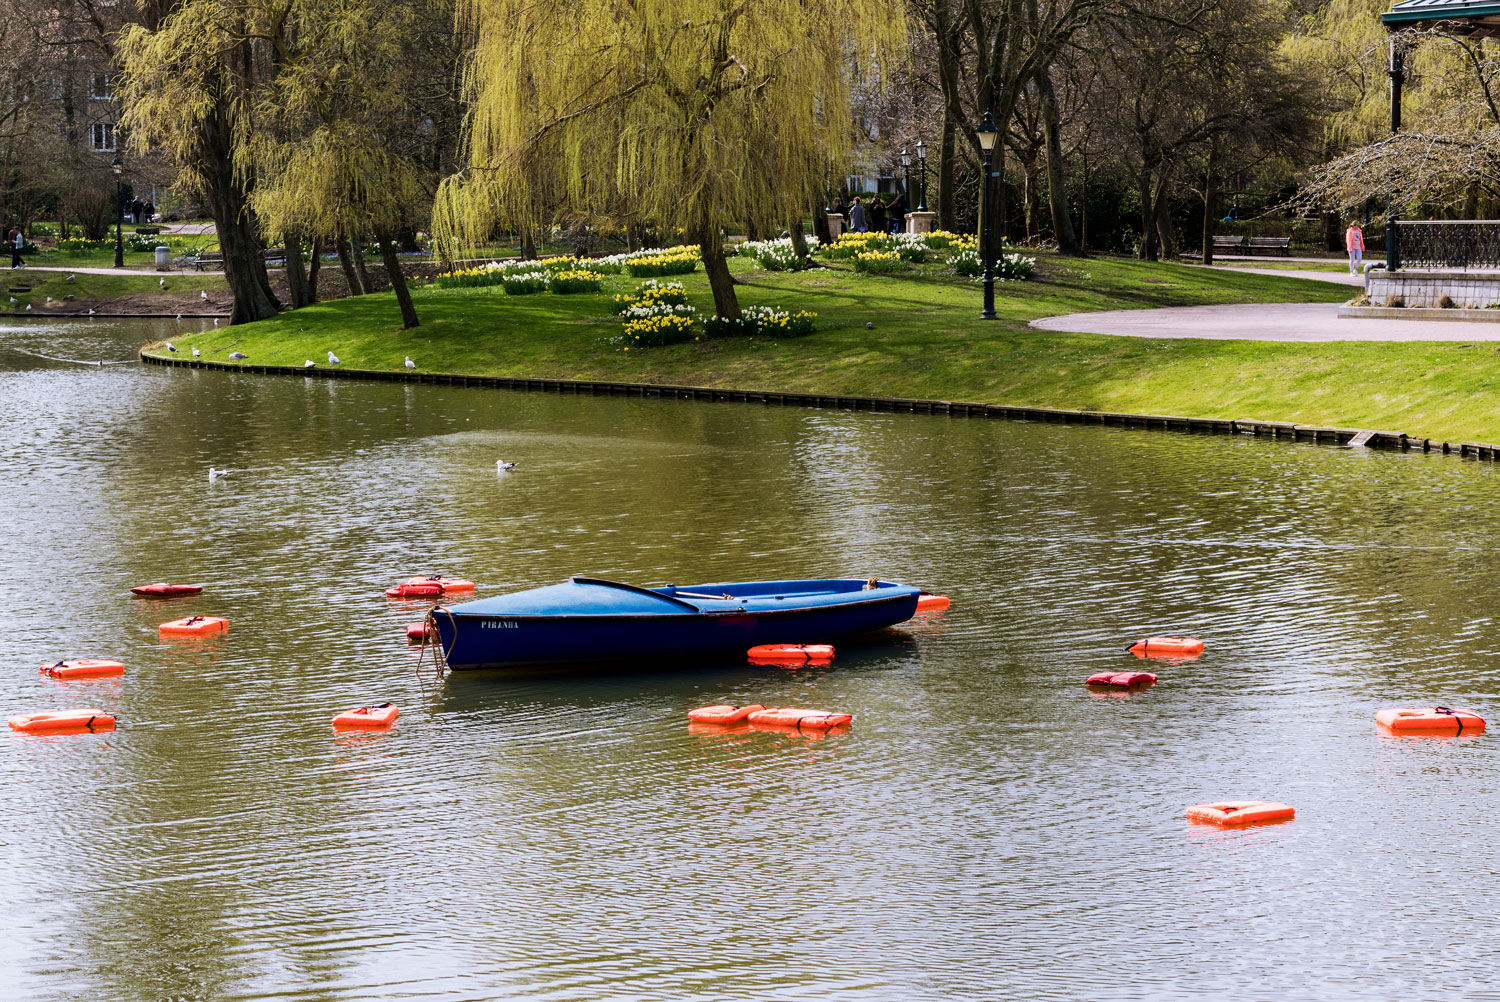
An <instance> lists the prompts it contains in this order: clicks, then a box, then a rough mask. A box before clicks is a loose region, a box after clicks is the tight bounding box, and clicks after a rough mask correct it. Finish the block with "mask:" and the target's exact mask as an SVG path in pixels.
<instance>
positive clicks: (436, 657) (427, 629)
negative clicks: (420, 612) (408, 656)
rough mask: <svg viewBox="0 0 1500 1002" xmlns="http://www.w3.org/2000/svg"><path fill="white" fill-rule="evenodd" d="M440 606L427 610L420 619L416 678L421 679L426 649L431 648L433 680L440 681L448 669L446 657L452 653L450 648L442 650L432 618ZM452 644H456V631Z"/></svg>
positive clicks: (440, 636)
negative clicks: (420, 641) (420, 642)
mask: <svg viewBox="0 0 1500 1002" xmlns="http://www.w3.org/2000/svg"><path fill="white" fill-rule="evenodd" d="M439 608H441V606H433V607H432V608H431V609H428V610H427V615H426V616H425V617H423V619H422V649H421V650H419V651H418V652H417V677H418V678H421V677H422V662H423V661H425V660H426V659H427V649H428V648H429V647H430V648H432V674H433V678H434V679H436V680H438V681H441V680H442V677H443V670H444V669H445V668H447V667H448V655H449V654H452V653H453V648H452V647H451V646H450V647H449V648H448V649H447V650H444V649H443V635H442V634H441V633H440V632H438V628H437V620H436V619H435V618H434V617H433V613H434V612H436V611H437V610H438V609H439ZM453 643H455V644H456V643H458V630H457V629H455V630H454V631H453Z"/></svg>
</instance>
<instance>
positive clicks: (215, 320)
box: [214, 317, 219, 327]
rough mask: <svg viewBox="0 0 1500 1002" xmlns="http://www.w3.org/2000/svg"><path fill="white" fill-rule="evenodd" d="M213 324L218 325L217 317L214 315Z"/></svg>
mask: <svg viewBox="0 0 1500 1002" xmlns="http://www.w3.org/2000/svg"><path fill="white" fill-rule="evenodd" d="M214 326H215V327H217V326H219V318H218V317H214Z"/></svg>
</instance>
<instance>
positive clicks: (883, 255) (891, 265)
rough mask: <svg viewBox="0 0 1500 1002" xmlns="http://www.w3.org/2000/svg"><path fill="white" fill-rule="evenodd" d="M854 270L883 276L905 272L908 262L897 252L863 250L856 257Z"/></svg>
mask: <svg viewBox="0 0 1500 1002" xmlns="http://www.w3.org/2000/svg"><path fill="white" fill-rule="evenodd" d="M854 270H855V271H862V272H877V273H881V274H885V273H889V272H893V271H905V270H906V260H905V259H904V258H902V257H901V255H900V254H899V253H897V252H896V251H883V250H862V251H860V252H859V253H857V254H855V255H854Z"/></svg>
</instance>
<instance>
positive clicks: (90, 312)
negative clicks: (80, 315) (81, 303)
mask: <svg viewBox="0 0 1500 1002" xmlns="http://www.w3.org/2000/svg"><path fill="white" fill-rule="evenodd" d="M93 315H94V310H93V308H92V307H90V309H89V316H93Z"/></svg>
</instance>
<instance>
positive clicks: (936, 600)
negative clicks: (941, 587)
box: [917, 592, 952, 612]
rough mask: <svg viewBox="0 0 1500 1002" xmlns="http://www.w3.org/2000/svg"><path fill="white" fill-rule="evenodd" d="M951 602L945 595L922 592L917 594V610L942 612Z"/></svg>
mask: <svg viewBox="0 0 1500 1002" xmlns="http://www.w3.org/2000/svg"><path fill="white" fill-rule="evenodd" d="M951 604H952V603H951V602H950V601H949V600H948V596H947V595H929V594H927V593H926V592H923V593H922V594H921V595H918V596H917V611H918V612H942V611H943V610H944V609H946V608H948V606H949V605H951Z"/></svg>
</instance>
